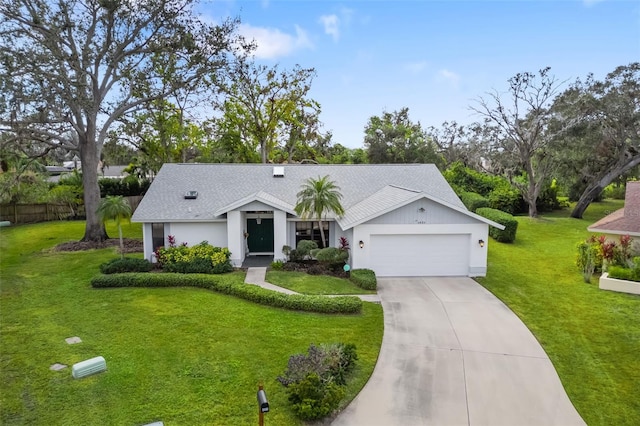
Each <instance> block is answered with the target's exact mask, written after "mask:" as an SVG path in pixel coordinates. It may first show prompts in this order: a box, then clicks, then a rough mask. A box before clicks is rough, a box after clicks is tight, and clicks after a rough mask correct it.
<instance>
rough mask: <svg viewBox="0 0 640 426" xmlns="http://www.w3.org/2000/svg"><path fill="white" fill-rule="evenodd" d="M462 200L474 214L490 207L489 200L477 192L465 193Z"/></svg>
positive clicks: (461, 195)
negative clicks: (478, 210) (480, 209)
mask: <svg viewBox="0 0 640 426" xmlns="http://www.w3.org/2000/svg"><path fill="white" fill-rule="evenodd" d="M460 200H461V201H462V204H464V205H465V207H466V208H468V209H469V211H472V212H475V211H476V210H477V209H479V208H482V207H489V200H487V199H486V198H485V197H483V196H482V195H480V194H477V193H475V192H463V193H462V194H460Z"/></svg>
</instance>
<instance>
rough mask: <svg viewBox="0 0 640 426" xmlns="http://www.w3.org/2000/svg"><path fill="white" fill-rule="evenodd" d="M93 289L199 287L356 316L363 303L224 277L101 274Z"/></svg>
mask: <svg viewBox="0 0 640 426" xmlns="http://www.w3.org/2000/svg"><path fill="white" fill-rule="evenodd" d="M91 285H92V286H93V287H94V288H108V287H198V288H205V289H208V290H213V291H217V292H219V293H222V294H228V295H231V296H236V297H239V298H241V299H245V300H249V301H251V302H255V303H259V304H262V305H268V306H273V307H276V308H283V309H289V310H293V311H307V312H319V313H325V314H357V313H360V312H361V311H362V300H360V299H359V298H357V297H353V296H340V297H325V296H312V295H304V294H292V295H288V294H284V293H279V292H275V291H271V290H267V289H264V288H262V287H258V286H255V285H250V284H244V283H242V284H241V283H235V282H230V281H229V280H228V279H226V277H225V276H224V275H207V274H173V273H162V274H141V273H125V274H113V275H100V276H97V277H95V278H93V279H92V280H91Z"/></svg>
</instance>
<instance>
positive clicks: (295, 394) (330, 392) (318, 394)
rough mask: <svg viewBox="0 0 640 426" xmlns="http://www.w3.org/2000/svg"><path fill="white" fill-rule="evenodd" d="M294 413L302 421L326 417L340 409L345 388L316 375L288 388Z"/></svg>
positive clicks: (310, 375) (309, 376)
mask: <svg viewBox="0 0 640 426" xmlns="http://www.w3.org/2000/svg"><path fill="white" fill-rule="evenodd" d="M287 390H288V391H289V402H291V403H292V406H291V408H292V409H293V412H294V413H295V414H296V416H298V417H299V418H300V419H302V420H317V419H321V418H323V417H326V416H327V415H328V414H330V413H331V412H332V411H333V410H335V409H336V408H338V405H339V404H340V400H341V399H342V398H344V394H345V391H344V388H343V387H342V386H339V385H337V384H336V383H333V382H331V381H324V380H321V379H320V377H319V376H318V375H317V374H315V373H310V374H308V375H307V376H306V377H305V378H304V379H302V380H300V381H299V382H297V383H293V384H291V385H289V386H288V388H287Z"/></svg>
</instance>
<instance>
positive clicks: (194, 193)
mask: <svg viewBox="0 0 640 426" xmlns="http://www.w3.org/2000/svg"><path fill="white" fill-rule="evenodd" d="M196 198H198V191H187V192H185V193H184V199H185V200H195V199H196Z"/></svg>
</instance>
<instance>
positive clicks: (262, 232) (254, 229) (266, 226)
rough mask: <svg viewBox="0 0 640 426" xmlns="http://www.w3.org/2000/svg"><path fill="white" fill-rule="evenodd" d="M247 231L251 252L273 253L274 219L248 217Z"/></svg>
mask: <svg viewBox="0 0 640 426" xmlns="http://www.w3.org/2000/svg"><path fill="white" fill-rule="evenodd" d="M247 232H248V233H249V236H248V237H247V245H248V246H249V252H250V253H273V219H261V220H260V223H258V221H257V220H256V219H247Z"/></svg>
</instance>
